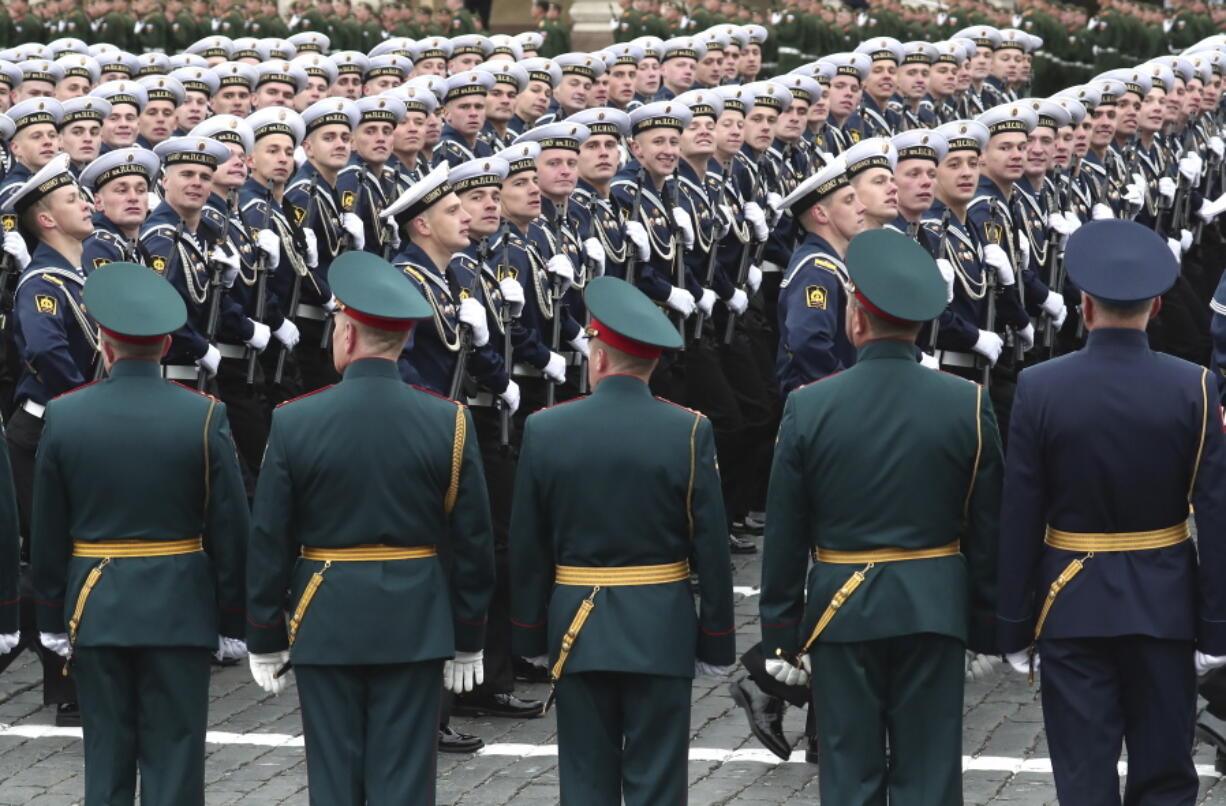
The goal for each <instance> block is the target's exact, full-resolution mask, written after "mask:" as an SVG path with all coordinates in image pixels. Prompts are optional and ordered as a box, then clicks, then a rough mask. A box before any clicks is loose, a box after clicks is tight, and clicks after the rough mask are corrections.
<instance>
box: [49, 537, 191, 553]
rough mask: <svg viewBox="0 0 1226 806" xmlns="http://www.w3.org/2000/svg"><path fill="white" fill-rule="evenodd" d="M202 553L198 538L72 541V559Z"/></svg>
mask: <svg viewBox="0 0 1226 806" xmlns="http://www.w3.org/2000/svg"><path fill="white" fill-rule="evenodd" d="M197 551H204V541H203V540H201V539H200V538H199V537H189V538H187V539H186V540H94V541H88V540H74V541H72V556H74V557H105V558H113V557H171V556H174V555H175V554H194V553H196V552H197Z"/></svg>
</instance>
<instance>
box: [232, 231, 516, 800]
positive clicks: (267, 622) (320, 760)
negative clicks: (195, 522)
mask: <svg viewBox="0 0 1226 806" xmlns="http://www.w3.org/2000/svg"><path fill="white" fill-rule="evenodd" d="M328 279H329V281H330V283H331V285H332V291H333V293H334V294H335V295H336V299H337V307H338V313H337V315H336V328H335V330H334V331H333V334H332V356H333V361H334V362H335V364H336V369H337V371H338V372H341V373H343V375H344V377H343V379H342V380H341V382H340V383H339V384H336V385H334V386H328V387H325V388H323V389H320V390H318V391H317V392H315V393H312V394H309V395H307V396H305V397H302V398H299V399H297V400H294V401H290V402H288V403H284V404H282V405H281V406H280V407H278V408H277V410H276V411H275V412H274V413H273V418H272V431H271V433H270V435H269V438H268V448H267V450H266V452H265V455H264V464H263V467H262V469H261V471H260V479H259V484H258V485H257V487H256V495H255V504H254V510H253V511H254V514H253V526H252V537H251V545H250V553H251V561H250V563H249V564H248V566H247V567H248V569H249V571H248V579H247V590H248V603H249V604H248V607H249V610H250V618H249V619H248V624H247V634H248V640H249V642H250V646H251V649H252V652H253V654H252V656H251V673H252V676H253V677H254V678H255V681H256V683H258V684H259V685H260V687H261V688H263V689H264V690H265V691H268V692H269V693H272V694H276V693H278V692H280V691H281V690H282V689H283V688H284V686H285V678H284V671H285V668H286V666H287V664H288V661H289V660H290V659H291V657H292V659H293V663H294V668H295V672H296V677H297V680H298V694H299V697H300V699H301V703H302V722H303V734H304V735H305V737H306V745H307V779H308V782H309V786H310V792H311V803H312V804H314V806H362V804H365V803H367V802H368V800H369V802H370V803H424V804H432V803H434V778H435V774H434V768H435V758H436V756H435V754H436V752H437V746H436V741H437V732H436V731H437V725H438V712H439V698H440V695H441V693H442V689H441V688H440V686H439V681H440V678H441V679H442V682H443V684H444V685H445V686H446V687H447V688H448V689H450V690H451V691H454V692H463V691H471V690H472V689H473V688H474V687H475V686H477V685H480V684H481V682H482V680H483V677H484V674H483V671H482V657H481V647H482V643H483V640H484V633H485V619H486V608H487V606H488V604H489V600H490V592H491V590H492V589H493V585H494V554H493V527H492V526H491V525H490V509H489V500H488V498H487V495H486V489H485V479H484V477H483V474H482V472H481V455H480V451H479V450H478V446H477V441H476V436H475V434H474V432H473V422H472V417H471V416H469V413H468V410H467V409H466V408H465V407H464V406H462V405H461V404H459V403H456V402H455V401H452V400H447V399H446V398H443V397H440V396H438V395H435V394H432V393H430V392H427V391H425V390H422V389H417V388H415V387H412V386H409V385H407V384H405V383H404V382H403V381H402V380H401V379H400V373H399V371H398V370H397V368H396V360H397V358H399V356H400V352H401V350H402V349H403V348H404V344H405V341H406V340H407V339H408V336H409V330H410V328H411V327H412V326H413V324H414V323H415V322H416V320H419V319H423V318H426V317H429V316H430V315H431V308H430V306H429V304H428V303H427V302H426V301H425V299H424V298H422V296H421V294H420V293H418V292H417V290H416V289H415V288H414V287H413V284H412V283H411V282H410V281H409V279H408V278H407V277H405V276H404V274H402V273H401V272H400V271H399V270H398V269H396V268H394V267H392V266H391V265H390V264H389V263H387V262H386V261H384V260H381V259H380V258H378V257H376V256H374V255H371V254H368V253H363V252H356V251H353V252H346V253H344V254H343V255H341V256H340V257H338V258H337V259H336V260H334V261H333V262H332V266H331V268H330V270H329V275H328ZM307 434H311V435H312V436H311V437H310V439H307V437H306V435H307ZM321 434H322V435H323V437H322V438H321V436H320V435H321ZM355 456H362V457H366V458H365V459H364V460H363V461H361V462H356V461H354V457H355ZM372 463H373V464H372ZM335 501H349V502H351V503H352V504H353V506H352V507H345V508H337V507H335V506H332V505H331V504H330V503H329V502H335ZM286 591H291V594H290V596H289V597H288V598H287V596H286ZM287 610H288V611H289V612H290V613H291V618H290V619H289V623H288V625H287V624H286V621H285V612H286V611H287ZM372 614H374V615H376V616H378V617H377V618H371V617H370V616H371V615H372ZM291 653H292V654H291ZM450 658H454V660H449V659H450Z"/></svg>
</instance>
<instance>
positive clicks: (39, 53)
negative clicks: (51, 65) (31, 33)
mask: <svg viewBox="0 0 1226 806" xmlns="http://www.w3.org/2000/svg"><path fill="white" fill-rule="evenodd" d="M51 58H52V54H51V51H50V50H48V49H47V46H46V45H41V44H39V43H38V42H26V43H24V44H21V45H18V46H17V47H15V48H9V49H8V50H4V51H0V59H4V60H5V61H6V62H13V63H14V64H18V63H20V62H24V61H27V60H29V59H48V60H49V59H51Z"/></svg>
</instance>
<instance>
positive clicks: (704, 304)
mask: <svg viewBox="0 0 1226 806" xmlns="http://www.w3.org/2000/svg"><path fill="white" fill-rule="evenodd" d="M717 299H719V297H717V296H715V292H714V291H712V290H711V289H709V288H704V289H703V290H702V296H701V297H699V298H698V310H700V311H702V315H703V316H705V317H707V318H710V316H711V311H713V310H715V300H717Z"/></svg>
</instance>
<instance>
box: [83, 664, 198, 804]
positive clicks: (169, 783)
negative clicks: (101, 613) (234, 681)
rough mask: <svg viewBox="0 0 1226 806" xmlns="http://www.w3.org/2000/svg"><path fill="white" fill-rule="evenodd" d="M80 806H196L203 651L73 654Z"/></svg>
mask: <svg viewBox="0 0 1226 806" xmlns="http://www.w3.org/2000/svg"><path fill="white" fill-rule="evenodd" d="M72 665H73V669H72V676H73V677H74V678H75V679H76V681H77V696H78V697H79V699H80V705H81V725H82V728H83V730H84V734H85V806H131V804H132V803H133V802H134V801H135V800H136V770H137V768H138V767H139V768H140V800H141V804H142V805H143V806H203V804H204V731H205V728H206V727H207V724H208V713H209V650H207V649H201V648H186V647H136V648H126V647H79V648H78V649H77V650H76V651H75V653H74V655H73V661H72Z"/></svg>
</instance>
